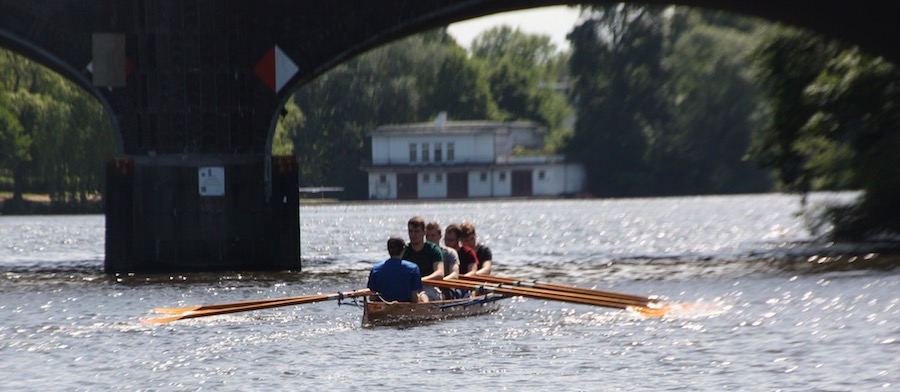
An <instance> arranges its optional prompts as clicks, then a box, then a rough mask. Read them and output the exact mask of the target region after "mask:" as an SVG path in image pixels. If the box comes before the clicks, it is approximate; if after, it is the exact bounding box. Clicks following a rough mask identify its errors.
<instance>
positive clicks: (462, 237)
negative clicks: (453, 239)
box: [459, 222, 478, 248]
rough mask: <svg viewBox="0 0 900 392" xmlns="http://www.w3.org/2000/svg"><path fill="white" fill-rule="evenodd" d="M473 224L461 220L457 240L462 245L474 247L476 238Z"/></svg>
mask: <svg viewBox="0 0 900 392" xmlns="http://www.w3.org/2000/svg"><path fill="white" fill-rule="evenodd" d="M477 238H478V236H477V235H476V234H475V225H473V224H472V222H463V223H462V224H461V225H459V242H460V243H462V244H463V245H466V246H470V247H472V248H474V247H475V243H476V239H477Z"/></svg>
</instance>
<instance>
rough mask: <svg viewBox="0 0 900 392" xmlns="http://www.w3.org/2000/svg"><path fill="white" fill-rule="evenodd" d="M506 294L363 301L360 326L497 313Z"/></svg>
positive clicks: (407, 323) (415, 322)
mask: <svg viewBox="0 0 900 392" xmlns="http://www.w3.org/2000/svg"><path fill="white" fill-rule="evenodd" d="M504 298H508V296H505V295H499V294H487V295H480V296H476V297H471V298H461V299H449V300H441V301H431V302H422V303H413V302H378V301H371V300H369V299H368V298H366V300H365V303H364V304H363V318H362V326H363V327H366V328H370V327H378V326H396V325H412V324H418V323H423V322H431V321H440V320H446V319H450V318H457V317H468V316H476V315H480V314H486V313H491V312H494V311H496V310H497V309H499V308H500V303H499V302H498V301H499V300H501V299H504Z"/></svg>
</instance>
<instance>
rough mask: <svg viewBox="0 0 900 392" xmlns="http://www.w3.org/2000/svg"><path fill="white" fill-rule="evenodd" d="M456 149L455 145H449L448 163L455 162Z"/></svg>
mask: <svg viewBox="0 0 900 392" xmlns="http://www.w3.org/2000/svg"><path fill="white" fill-rule="evenodd" d="M455 148H456V147H455V146H454V145H453V143H447V162H453V160H454V159H455V158H456V157H455V155H456V154H455V153H456V151H454V150H455Z"/></svg>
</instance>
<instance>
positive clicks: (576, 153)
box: [567, 4, 667, 196]
mask: <svg viewBox="0 0 900 392" xmlns="http://www.w3.org/2000/svg"><path fill="white" fill-rule="evenodd" d="M662 21H663V9H662V8H656V7H647V6H634V5H624V4H620V5H616V6H606V7H597V8H594V9H593V17H592V18H591V19H589V20H587V21H585V22H584V23H582V24H581V25H579V26H577V27H576V28H575V29H574V30H573V31H572V32H571V33H570V34H569V39H570V40H571V41H572V45H573V47H574V51H573V53H572V57H571V60H570V66H571V71H572V75H573V77H574V78H575V86H574V91H573V94H574V97H575V100H576V111H577V112H578V118H577V120H576V123H575V134H574V136H573V138H572V140H571V141H570V142H569V143H568V148H567V154H568V156H570V157H571V158H572V159H574V160H576V161H580V162H582V163H584V164H585V166H586V167H587V188H588V190H589V191H590V192H592V193H594V194H595V195H600V196H627V195H639V194H647V193H649V192H650V190H651V188H652V183H651V181H650V180H649V179H648V178H647V177H648V176H649V170H648V167H647V164H646V162H645V161H644V155H645V154H646V152H647V141H646V138H645V136H644V135H645V133H650V134H657V133H660V132H662V131H661V130H660V129H661V127H662V126H663V124H664V123H665V117H666V114H667V113H666V111H665V110H664V104H663V101H662V100H661V99H660V96H659V95H658V94H657V91H658V86H660V85H662V84H663V80H664V77H665V72H664V69H663V67H662V58H663V54H664V53H663V49H664V48H663V39H664V37H663V30H662V26H663V25H664V24H663V23H662Z"/></svg>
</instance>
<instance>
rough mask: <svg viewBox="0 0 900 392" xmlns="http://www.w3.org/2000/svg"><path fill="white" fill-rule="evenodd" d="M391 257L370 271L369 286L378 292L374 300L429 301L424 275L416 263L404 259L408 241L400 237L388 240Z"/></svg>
mask: <svg viewBox="0 0 900 392" xmlns="http://www.w3.org/2000/svg"><path fill="white" fill-rule="evenodd" d="M387 250H388V254H389V255H390V258H388V259H387V260H385V261H382V262H380V263H378V264H375V266H374V267H372V270H371V271H370V272H369V282H368V283H367V287H368V288H369V290H372V291H374V292H376V293H378V296H376V297H375V298H373V299H374V300H382V301H387V302H392V301H399V302H428V299H427V298H426V297H425V295H424V293H423V292H422V275H421V274H420V273H419V267H418V266H416V265H415V264H413V263H411V262H409V261H406V260H402V259H401V257H402V256H403V252H405V251H406V243H405V242H404V241H403V239H402V238H400V237H391V238H389V239H388V241H387Z"/></svg>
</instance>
